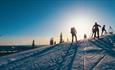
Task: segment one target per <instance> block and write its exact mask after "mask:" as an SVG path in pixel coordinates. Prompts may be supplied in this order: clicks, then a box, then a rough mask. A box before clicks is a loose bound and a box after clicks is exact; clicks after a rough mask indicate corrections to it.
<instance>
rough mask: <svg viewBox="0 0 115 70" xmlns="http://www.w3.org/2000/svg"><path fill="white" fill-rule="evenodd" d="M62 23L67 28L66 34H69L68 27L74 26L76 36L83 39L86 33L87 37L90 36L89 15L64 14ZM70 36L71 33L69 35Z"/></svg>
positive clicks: (90, 23) (90, 24)
mask: <svg viewBox="0 0 115 70" xmlns="http://www.w3.org/2000/svg"><path fill="white" fill-rule="evenodd" d="M64 21H65V22H64V23H63V24H64V25H63V26H64V27H66V28H68V29H67V30H68V31H69V32H68V34H69V35H70V28H71V27H75V28H76V30H77V36H78V39H79V40H80V39H83V38H84V34H86V35H87V37H90V36H91V29H92V22H91V19H90V16H87V15H83V14H79V15H73V16H72V15H71V16H66V19H65V20H64ZM69 37H70V38H71V35H70V36H69Z"/></svg>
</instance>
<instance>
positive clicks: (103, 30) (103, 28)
mask: <svg viewBox="0 0 115 70" xmlns="http://www.w3.org/2000/svg"><path fill="white" fill-rule="evenodd" d="M103 32H105V34H106V33H107V32H106V29H105V25H103V27H102V32H101V36H102V35H103Z"/></svg>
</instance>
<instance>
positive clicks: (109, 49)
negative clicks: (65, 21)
mask: <svg viewBox="0 0 115 70" xmlns="http://www.w3.org/2000/svg"><path fill="white" fill-rule="evenodd" d="M0 70H115V35H108V36H104V37H101V38H100V39H95V40H94V39H89V40H84V41H79V42H78V43H73V44H71V43H63V44H57V45H53V46H50V47H47V48H42V49H32V50H29V51H25V52H20V53H16V54H13V55H9V56H5V57H0Z"/></svg>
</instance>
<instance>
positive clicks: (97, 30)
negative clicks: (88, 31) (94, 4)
mask: <svg viewBox="0 0 115 70" xmlns="http://www.w3.org/2000/svg"><path fill="white" fill-rule="evenodd" d="M99 27H101V26H100V25H99V24H97V22H95V24H94V26H93V28H92V29H95V30H94V39H95V37H97V38H99ZM96 35H97V36H96Z"/></svg>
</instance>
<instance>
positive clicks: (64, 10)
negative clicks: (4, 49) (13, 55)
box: [0, 0, 115, 45]
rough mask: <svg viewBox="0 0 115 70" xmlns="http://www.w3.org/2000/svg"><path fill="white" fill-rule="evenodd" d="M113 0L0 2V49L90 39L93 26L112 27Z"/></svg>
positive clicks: (113, 21)
mask: <svg viewBox="0 0 115 70" xmlns="http://www.w3.org/2000/svg"><path fill="white" fill-rule="evenodd" d="M114 12H115V0H0V45H23V44H31V42H32V40H33V39H34V40H35V41H36V44H48V43H49V39H50V38H51V37H54V39H55V40H56V41H58V40H59V35H60V33H61V32H62V33H63V37H64V39H65V40H66V38H69V40H71V34H70V28H71V27H73V26H74V27H75V28H76V29H77V35H78V39H82V38H83V34H87V35H88V36H90V35H91V28H92V26H93V25H94V23H95V22H97V23H98V24H100V25H104V24H105V25H106V29H108V28H109V26H112V27H113V29H114V27H115V19H114V18H115V14H114Z"/></svg>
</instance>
